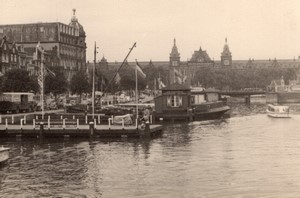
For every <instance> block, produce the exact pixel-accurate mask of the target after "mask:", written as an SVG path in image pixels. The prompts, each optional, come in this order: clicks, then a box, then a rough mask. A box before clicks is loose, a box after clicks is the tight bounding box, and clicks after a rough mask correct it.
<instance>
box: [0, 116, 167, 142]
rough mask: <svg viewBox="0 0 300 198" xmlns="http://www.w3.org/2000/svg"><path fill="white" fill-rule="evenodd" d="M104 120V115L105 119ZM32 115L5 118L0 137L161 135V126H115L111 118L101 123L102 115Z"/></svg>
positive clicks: (135, 136)
mask: <svg viewBox="0 0 300 198" xmlns="http://www.w3.org/2000/svg"><path fill="white" fill-rule="evenodd" d="M103 117H104V116H103ZM96 118H97V119H91V117H88V116H83V115H81V116H79V115H77V116H75V115H68V116H66V115H45V117H44V119H42V118H41V115H33V116H31V117H27V118H26V117H24V116H22V117H16V116H11V117H5V118H1V122H0V138H66V137H68V138H76V137H80V138H83V137H95V138H147V137H155V136H157V135H159V134H161V133H162V130H163V127H162V125H158V124H153V123H151V122H149V123H144V124H138V123H137V122H135V123H134V124H133V125H126V124H125V123H122V124H118V125H117V124H113V121H112V118H108V120H107V122H102V123H101V121H102V119H100V116H96Z"/></svg>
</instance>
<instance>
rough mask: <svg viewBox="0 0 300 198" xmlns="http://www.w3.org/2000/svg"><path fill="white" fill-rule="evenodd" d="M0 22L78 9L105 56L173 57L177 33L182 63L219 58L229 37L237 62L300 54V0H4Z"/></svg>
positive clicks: (63, 17)
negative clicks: (201, 54) (198, 54)
mask: <svg viewBox="0 0 300 198" xmlns="http://www.w3.org/2000/svg"><path fill="white" fill-rule="evenodd" d="M0 5H1V12H0V24H18V23H34V22H56V21H58V22H62V23H65V24H69V22H70V20H71V17H72V9H73V8H75V9H76V10H77V11H76V16H77V18H78V20H79V22H80V23H81V24H82V25H83V27H84V29H85V32H86V35H87V38H86V41H87V60H93V46H94V42H95V41H96V42H97V45H98V46H99V54H98V55H97V56H98V58H97V59H101V58H102V56H103V54H104V56H105V57H106V58H107V60H108V61H115V60H116V61H122V60H123V59H124V57H125V56H126V54H127V53H128V51H129V48H130V47H131V46H132V45H133V43H134V42H137V48H135V49H134V50H133V52H132V54H131V55H130V58H129V59H130V60H134V59H138V60H139V61H149V60H150V59H152V60H153V61H167V60H169V54H170V52H171V48H172V46H173V39H174V38H176V41H177V47H178V50H179V53H180V54H181V60H187V59H190V58H191V56H192V53H193V51H194V50H198V49H199V48H200V46H201V47H202V49H203V50H206V51H207V53H208V55H209V56H210V57H211V58H212V59H213V58H214V60H219V59H220V53H221V51H222V50H223V46H224V42H225V37H227V39H228V44H229V48H230V50H231V52H232V56H233V59H234V60H238V59H239V60H241V59H249V58H250V57H251V58H254V59H269V58H274V57H276V58H277V59H292V58H293V57H296V58H297V57H298V55H300V1H299V0H295V1H292V0H247V1H246V0H209V1H208V0H169V1H167V0H84V1H83V0H0Z"/></svg>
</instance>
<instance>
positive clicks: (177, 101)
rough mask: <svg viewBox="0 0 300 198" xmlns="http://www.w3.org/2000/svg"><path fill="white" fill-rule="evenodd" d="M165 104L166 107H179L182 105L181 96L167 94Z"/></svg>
mask: <svg viewBox="0 0 300 198" xmlns="http://www.w3.org/2000/svg"><path fill="white" fill-rule="evenodd" d="M167 106H168V107H181V106H182V96H168V98H167Z"/></svg>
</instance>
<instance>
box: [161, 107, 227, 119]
mask: <svg viewBox="0 0 300 198" xmlns="http://www.w3.org/2000/svg"><path fill="white" fill-rule="evenodd" d="M229 110H230V107H228V106H223V107H219V108H215V109H210V110H207V111H201V112H199V111H198V112H197V111H194V112H191V113H188V112H176V111H174V112H167V113H166V112H165V113H162V114H155V120H157V121H158V120H160V121H162V120H163V121H175V120H176V121H177V120H182V121H202V120H214V119H221V118H227V117H229V116H225V115H224V114H225V113H226V112H228V111H229Z"/></svg>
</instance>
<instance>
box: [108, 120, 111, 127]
mask: <svg viewBox="0 0 300 198" xmlns="http://www.w3.org/2000/svg"><path fill="white" fill-rule="evenodd" d="M110 121H111V118H108V129H110Z"/></svg>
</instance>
